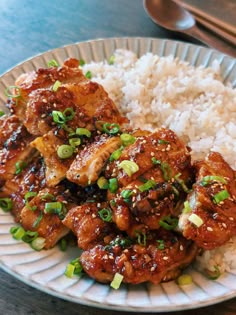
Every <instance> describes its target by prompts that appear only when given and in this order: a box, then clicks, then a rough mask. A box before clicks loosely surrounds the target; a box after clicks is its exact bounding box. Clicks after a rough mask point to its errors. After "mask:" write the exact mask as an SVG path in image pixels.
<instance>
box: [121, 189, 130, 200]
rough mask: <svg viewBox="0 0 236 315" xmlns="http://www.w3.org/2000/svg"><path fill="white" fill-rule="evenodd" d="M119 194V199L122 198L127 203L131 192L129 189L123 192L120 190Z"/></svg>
mask: <svg viewBox="0 0 236 315" xmlns="http://www.w3.org/2000/svg"><path fill="white" fill-rule="evenodd" d="M120 194H121V197H122V198H124V200H125V201H126V202H129V199H130V197H131V196H132V195H133V191H132V190H130V189H125V190H122V192H121V193H120Z"/></svg>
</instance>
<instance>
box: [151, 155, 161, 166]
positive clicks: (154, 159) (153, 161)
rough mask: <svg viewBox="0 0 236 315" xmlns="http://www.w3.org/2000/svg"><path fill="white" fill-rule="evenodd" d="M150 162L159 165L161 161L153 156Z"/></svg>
mask: <svg viewBox="0 0 236 315" xmlns="http://www.w3.org/2000/svg"><path fill="white" fill-rule="evenodd" d="M152 163H153V164H154V165H161V161H160V160H157V159H156V158H155V157H152Z"/></svg>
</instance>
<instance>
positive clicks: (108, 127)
mask: <svg viewBox="0 0 236 315" xmlns="http://www.w3.org/2000/svg"><path fill="white" fill-rule="evenodd" d="M102 131H103V132H105V133H107V134H109V135H116V134H117V133H118V132H119V131H120V126H119V125H118V124H115V123H111V124H110V123H105V124H103V126H102Z"/></svg>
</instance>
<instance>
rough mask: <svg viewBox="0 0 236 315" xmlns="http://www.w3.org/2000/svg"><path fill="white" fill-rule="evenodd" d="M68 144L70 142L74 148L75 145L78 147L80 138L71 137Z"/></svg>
mask: <svg viewBox="0 0 236 315" xmlns="http://www.w3.org/2000/svg"><path fill="white" fill-rule="evenodd" d="M69 144H70V145H71V146H72V147H74V148H76V147H78V146H79V145H81V139H80V138H71V139H69Z"/></svg>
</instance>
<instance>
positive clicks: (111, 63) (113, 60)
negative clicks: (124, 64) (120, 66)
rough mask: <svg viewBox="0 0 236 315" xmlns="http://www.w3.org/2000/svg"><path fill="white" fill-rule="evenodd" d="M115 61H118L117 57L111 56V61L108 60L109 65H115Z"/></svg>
mask: <svg viewBox="0 0 236 315" xmlns="http://www.w3.org/2000/svg"><path fill="white" fill-rule="evenodd" d="M115 59H116V57H115V56H114V55H111V57H110V58H109V60H108V64H109V65H113V64H114V62H115Z"/></svg>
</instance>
